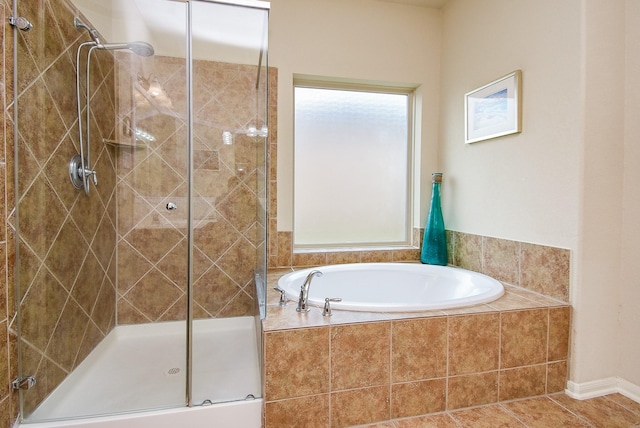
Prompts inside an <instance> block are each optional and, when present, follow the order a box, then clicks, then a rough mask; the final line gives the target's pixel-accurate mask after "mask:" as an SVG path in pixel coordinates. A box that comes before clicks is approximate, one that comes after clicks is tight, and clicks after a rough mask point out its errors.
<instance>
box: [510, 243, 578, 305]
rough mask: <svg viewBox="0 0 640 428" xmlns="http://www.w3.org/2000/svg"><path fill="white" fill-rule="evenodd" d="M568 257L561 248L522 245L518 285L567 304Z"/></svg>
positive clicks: (567, 253)
mask: <svg viewBox="0 0 640 428" xmlns="http://www.w3.org/2000/svg"><path fill="white" fill-rule="evenodd" d="M569 256H570V253H569V250H565V249H563V248H554V247H546V246H543V245H535V244H527V243H523V244H522V255H521V269H522V276H521V282H520V285H521V286H522V287H525V288H528V289H530V290H533V291H536V292H538V293H542V294H546V295H547V296H552V297H555V298H556V299H560V300H563V301H565V302H568V301H569V263H570V258H569Z"/></svg>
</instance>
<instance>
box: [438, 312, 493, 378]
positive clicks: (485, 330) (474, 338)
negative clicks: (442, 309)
mask: <svg viewBox="0 0 640 428" xmlns="http://www.w3.org/2000/svg"><path fill="white" fill-rule="evenodd" d="M499 340H500V315H499V314H497V313H493V314H481V315H469V316H456V317H451V318H450V319H449V375H450V376H454V375H459V374H466V373H478V372H485V371H491V370H497V369H498V357H499V355H500V349H499V343H500V342H499Z"/></svg>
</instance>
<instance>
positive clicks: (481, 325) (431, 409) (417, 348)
mask: <svg viewBox="0 0 640 428" xmlns="http://www.w3.org/2000/svg"><path fill="white" fill-rule="evenodd" d="M284 273H286V272H278V273H271V274H270V275H269V278H268V285H269V296H268V309H267V319H266V320H264V322H263V329H264V355H263V358H264V363H265V385H264V391H265V402H266V404H265V427H266V428H275V427H277V428H283V427H305V428H311V427H329V426H330V427H345V426H352V425H359V424H370V423H374V422H380V421H388V420H394V419H399V418H407V417H413V416H419V415H426V414H430V413H437V412H443V411H450V410H454V409H462V408H467V407H473V406H480V405H485V404H491V403H497V402H502V401H508V400H514V399H518V398H524V397H534V396H541V395H545V394H551V393H556V392H560V391H563V390H564V388H565V383H566V378H567V355H568V345H569V333H570V320H571V308H570V306H569V305H568V304H567V303H565V302H561V301H558V300H555V299H552V298H549V297H546V296H542V295H540V294H536V293H533V292H530V291H528V290H524V289H521V288H517V287H512V286H509V285H505V288H506V293H505V295H504V296H503V297H501V298H500V299H498V300H496V301H495V302H492V303H490V304H484V305H476V306H472V307H468V308H462V309H456V310H447V311H427V312H418V313H363V312H349V311H339V310H334V311H333V316H332V317H330V318H329V317H323V316H322V312H321V308H316V307H313V308H312V310H311V312H309V313H306V314H300V313H297V312H296V310H295V307H296V302H292V301H290V302H289V304H288V305H287V306H285V307H280V306H279V305H278V296H279V293H277V292H275V291H274V290H272V288H273V286H275V284H276V282H277V280H278V278H279V277H280V276H281V275H282V274H284Z"/></svg>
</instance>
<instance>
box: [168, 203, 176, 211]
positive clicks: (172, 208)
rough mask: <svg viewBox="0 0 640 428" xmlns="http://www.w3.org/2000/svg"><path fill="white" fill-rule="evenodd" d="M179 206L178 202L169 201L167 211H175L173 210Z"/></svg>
mask: <svg viewBox="0 0 640 428" xmlns="http://www.w3.org/2000/svg"><path fill="white" fill-rule="evenodd" d="M177 208H178V206H177V205H176V204H174V203H173V202H169V203H168V204H167V211H173V210H175V209H177Z"/></svg>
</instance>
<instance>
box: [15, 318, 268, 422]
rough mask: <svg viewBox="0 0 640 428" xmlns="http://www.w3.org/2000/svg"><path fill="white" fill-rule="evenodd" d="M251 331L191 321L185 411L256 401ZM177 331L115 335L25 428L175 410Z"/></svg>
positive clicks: (245, 326) (239, 322)
mask: <svg viewBox="0 0 640 428" xmlns="http://www.w3.org/2000/svg"><path fill="white" fill-rule="evenodd" d="M255 329H256V321H255V318H253V317H239V318H222V319H209V320H196V321H194V327H193V338H194V341H193V343H194V345H193V403H195V404H200V403H204V402H206V401H207V400H209V401H210V402H211V403H214V405H211V406H202V407H199V408H198V409H197V410H199V409H202V410H204V409H205V408H209V407H211V408H214V407H217V406H218V405H217V404H215V403H229V402H234V401H237V400H245V399H246V398H247V396H249V395H250V394H251V395H253V396H254V397H261V378H260V369H259V352H258V349H257V343H256V330H255ZM185 330H186V326H185V323H184V322H180V321H178V322H166V323H155V324H141V325H128V326H118V327H116V328H115V329H114V330H113V331H112V332H111V333H109V335H107V337H105V339H104V340H103V341H102V342H101V343H100V344H99V345H98V346H97V347H96V348H95V349H94V351H93V352H92V353H91V354H90V355H89V356H88V357H87V358H86V359H85V360H84V361H83V362H82V363H81V364H80V365H79V366H78V367H77V368H76V369H75V370H74V371H73V372H72V373H71V374H70V375H69V376H68V377H67V379H66V380H65V381H64V382H63V383H62V384H61V385H60V386H59V387H58V388H56V390H54V391H53V393H52V394H51V395H50V396H49V397H48V398H47V399H46V400H45V401H44V402H43V403H42V404H41V405H40V406H39V407H38V408H37V409H36V410H35V411H34V412H33V414H32V415H31V417H30V418H29V421H27V422H30V421H34V422H35V421H55V420H61V419H64V420H69V419H79V418H87V417H93V416H105V415H110V414H122V413H128V412H139V411H150V410H158V409H170V408H176V407H183V406H184V403H185V391H186V344H185V336H186V335H185ZM252 401H255V402H256V403H255V404H256V405H259V406H261V403H262V400H258V399H256V400H252ZM247 403H248V402H247ZM187 410H188V411H191V410H195V409H187ZM258 414H260V412H258ZM132 415H134V414H133V413H132ZM136 417H138V416H136ZM119 418H120V417H119ZM119 418H118V419H119ZM111 421H112V422H115V421H113V419H111ZM85 422H87V421H85ZM257 423H258V425H257V426H260V420H258V421H257ZM29 425H31V426H35V425H41V424H34V425H32V424H31V423H29ZM74 425H75V424H73V425H72V424H70V425H69V426H74ZM43 426H44V425H43ZM47 426H49V425H47ZM50 426H65V425H58V424H55V425H50ZM87 426H89V425H87ZM100 426H101V425H100ZM110 426H111V425H110ZM113 426H115V425H113ZM123 426H126V425H123Z"/></svg>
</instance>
